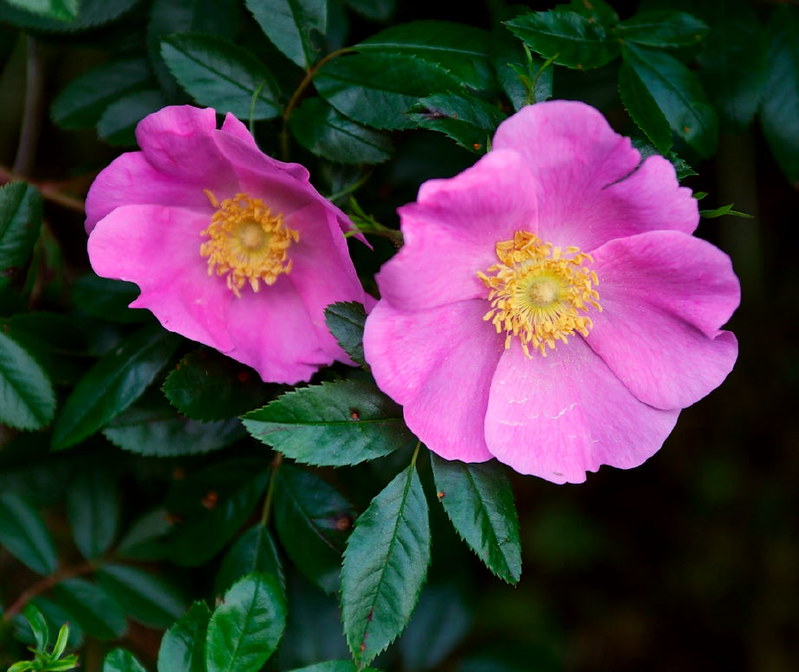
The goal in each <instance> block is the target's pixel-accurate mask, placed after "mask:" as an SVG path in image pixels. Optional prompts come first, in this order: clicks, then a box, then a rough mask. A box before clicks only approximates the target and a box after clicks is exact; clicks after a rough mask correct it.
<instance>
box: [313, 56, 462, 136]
mask: <svg viewBox="0 0 799 672" xmlns="http://www.w3.org/2000/svg"><path fill="white" fill-rule="evenodd" d="M386 73H390V76H386ZM314 84H315V85H316V89H317V91H319V94H320V95H321V96H322V98H324V99H325V100H327V102H328V103H330V104H331V105H332V106H333V107H335V108H336V109H337V110H338V111H339V112H341V113H342V114H343V115H345V116H347V117H349V118H350V119H354V120H355V121H357V122H360V123H362V124H366V125H367V126H373V127H374V128H380V129H402V128H412V127H413V126H414V123H413V121H412V119H411V118H410V117H409V116H408V111H409V110H410V108H411V107H412V106H413V105H414V104H415V103H416V102H418V100H419V99H420V98H424V97H425V96H428V95H430V94H432V93H438V92H442V91H457V90H458V89H460V88H461V84H460V82H459V81H458V80H457V79H456V78H455V77H453V76H452V75H451V74H450V73H449V72H448V71H447V70H445V69H444V68H442V67H441V66H438V65H436V64H434V63H430V62H429V61H425V60H422V59H420V58H416V57H413V56H406V55H404V54H383V53H379V52H376V53H364V54H355V55H352V56H342V57H340V58H337V59H334V60H332V61H330V62H328V63H326V64H325V65H324V66H323V67H322V68H321V69H320V70H319V72H318V74H317V75H316V77H315V78H314Z"/></svg>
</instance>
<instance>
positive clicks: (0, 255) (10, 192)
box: [0, 182, 42, 288]
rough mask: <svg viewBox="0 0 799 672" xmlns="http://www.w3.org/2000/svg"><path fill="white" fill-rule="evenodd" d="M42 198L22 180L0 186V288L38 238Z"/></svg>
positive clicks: (26, 258) (40, 224)
mask: <svg viewBox="0 0 799 672" xmlns="http://www.w3.org/2000/svg"><path fill="white" fill-rule="evenodd" d="M41 226H42V197H41V196H40V195H39V192H38V190H37V189H35V188H34V187H32V186H31V185H29V184H27V183H25V182H11V183H9V184H5V185H3V186H2V187H0V288H2V287H3V286H5V285H6V284H7V283H8V280H9V278H10V277H11V276H12V275H13V274H14V273H15V272H16V271H17V270H18V269H19V267H20V266H22V265H23V264H24V263H25V262H26V261H27V260H28V257H29V256H30V254H31V251H32V250H33V246H34V245H35V244H36V241H37V240H38V239H39V231H40V230H41Z"/></svg>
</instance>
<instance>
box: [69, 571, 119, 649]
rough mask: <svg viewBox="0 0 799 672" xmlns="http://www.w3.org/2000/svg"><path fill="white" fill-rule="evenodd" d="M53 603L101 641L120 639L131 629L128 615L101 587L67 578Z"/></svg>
mask: <svg viewBox="0 0 799 672" xmlns="http://www.w3.org/2000/svg"><path fill="white" fill-rule="evenodd" d="M53 601H54V602H55V603H56V604H58V605H59V606H60V607H61V608H63V609H64V610H65V611H66V612H67V613H68V614H69V615H70V617H71V618H70V620H74V621H76V622H77V624H78V625H79V626H80V627H81V629H82V630H84V631H85V632H86V634H87V635H90V636H92V637H97V639H116V638H117V637H121V636H122V634H123V633H124V632H125V630H126V629H127V625H128V624H127V620H126V618H125V612H124V611H122V608H121V607H120V606H119V604H118V603H117V602H116V601H115V600H113V599H112V598H111V597H109V595H108V593H106V592H105V591H104V590H103V589H102V588H100V586H98V585H97V584H94V583H90V582H89V581H86V580H84V579H65V580H64V581H61V582H60V583H58V584H57V585H56V587H55V588H54V589H53Z"/></svg>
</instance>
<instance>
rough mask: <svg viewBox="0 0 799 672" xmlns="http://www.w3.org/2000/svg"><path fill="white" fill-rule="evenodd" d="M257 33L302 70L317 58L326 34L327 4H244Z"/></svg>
mask: <svg viewBox="0 0 799 672" xmlns="http://www.w3.org/2000/svg"><path fill="white" fill-rule="evenodd" d="M245 5H246V6H247V9H249V10H250V11H251V12H252V15H253V16H254V17H255V20H256V21H257V22H258V25H259V26H261V30H263V31H264V34H265V35H266V36H267V37H268V38H269V39H270V40H271V41H272V43H273V44H274V45H275V46H276V47H277V48H278V49H280V51H281V52H282V53H283V54H285V55H286V56H287V57H288V58H290V59H291V60H292V61H294V62H295V63H296V64H297V65H299V66H300V67H302V68H308V67H309V66H311V65H313V64H314V63H315V62H316V61H317V60H319V57H320V56H321V46H322V45H321V43H322V38H324V36H325V34H326V33H327V0H245Z"/></svg>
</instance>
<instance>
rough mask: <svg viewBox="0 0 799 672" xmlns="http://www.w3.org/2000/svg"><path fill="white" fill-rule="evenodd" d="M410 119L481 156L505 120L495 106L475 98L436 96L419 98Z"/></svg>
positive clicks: (453, 95)
mask: <svg viewBox="0 0 799 672" xmlns="http://www.w3.org/2000/svg"><path fill="white" fill-rule="evenodd" d="M418 109H419V110H421V111H417V112H415V113H414V114H412V115H411V117H412V118H413V119H414V120H415V121H416V123H417V124H418V125H419V126H421V127H422V128H428V129H430V130H434V131H439V132H441V133H444V134H445V135H447V136H448V137H450V138H452V139H453V140H454V141H455V142H457V143H458V144H459V145H460V146H461V147H464V148H465V149H468V150H469V151H470V152H476V153H478V154H483V153H485V152H486V150H487V148H488V143H489V141H490V139H491V137H492V136H493V135H494V131H496V130H497V126H499V124H500V123H501V122H502V121H503V120H504V119H505V115H504V114H503V113H502V112H501V111H500V110H499V109H498V108H497V107H495V106H494V105H491V104H490V103H487V102H485V101H483V100H480V99H479V98H475V97H474V96H466V95H462V94H460V95H458V94H452V93H447V94H436V95H433V96H428V97H427V98H422V99H421V100H420V101H419V107H418Z"/></svg>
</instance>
